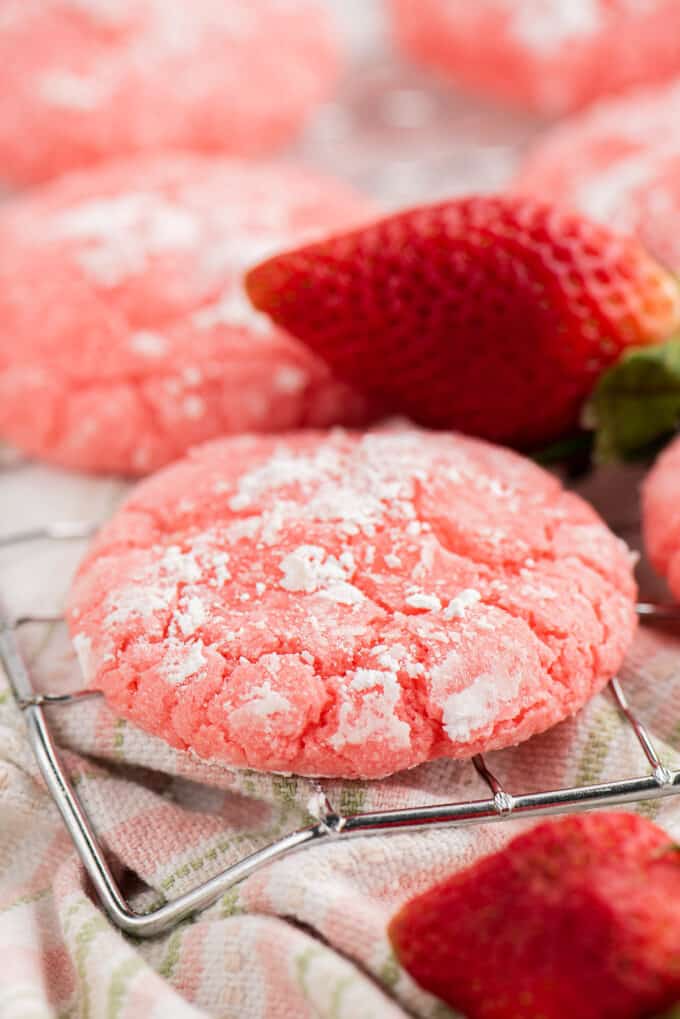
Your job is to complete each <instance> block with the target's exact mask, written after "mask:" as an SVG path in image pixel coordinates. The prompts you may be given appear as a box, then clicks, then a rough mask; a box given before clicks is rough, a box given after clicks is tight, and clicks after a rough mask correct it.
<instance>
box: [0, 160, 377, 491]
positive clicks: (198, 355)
mask: <svg viewBox="0 0 680 1019" xmlns="http://www.w3.org/2000/svg"><path fill="white" fill-rule="evenodd" d="M368 215H369V213H368V203H367V202H366V201H365V200H363V199H361V198H359V197H358V196H357V195H355V194H354V193H352V192H351V191H349V190H348V189H347V188H346V187H345V186H344V185H342V184H340V183H336V182H335V181H332V180H329V179H327V178H324V177H320V176H319V175H317V174H315V173H312V172H310V171H307V170H305V169H303V168H301V167H295V166H284V165H277V164H267V165H258V164H244V163H239V162H234V161H232V160H227V159H219V158H208V157H205V158H204V157H199V156H185V155H177V154H176V155H167V154H166V155H164V156H162V157H157V158H156V157H154V158H142V159H135V160H132V161H128V162H124V163H117V164H112V165H110V166H108V167H106V168H104V169H100V170H96V171H89V172H87V173H82V174H75V175H71V176H69V177H66V178H64V179H63V180H61V181H59V182H57V183H55V184H53V185H50V186H49V187H47V188H45V189H43V190H42V191H41V192H37V193H35V194H34V195H30V196H28V197H26V198H22V199H20V200H16V201H13V202H8V203H6V204H5V205H4V206H3V208H2V211H1V213H0V436H2V437H3V438H4V439H6V440H8V441H10V442H12V443H13V444H15V445H16V446H18V447H19V448H20V449H22V450H23V451H24V452H27V453H28V454H30V455H32V456H37V457H39V458H41V459H45V460H49V461H52V462H54V463H57V464H60V465H62V466H65V467H70V468H74V469H80V470H88V471H101V472H109V473H118V474H132V475H141V474H146V473H150V472H151V471H152V470H155V469H156V468H158V467H160V466H162V465H163V464H165V463H167V462H169V461H170V460H173V459H176V458H177V457H178V456H181V455H182V454H183V453H184V452H185V451H186V450H187V449H188V448H190V447H191V446H192V445H195V444H196V443H199V442H203V441H205V440H207V439H211V438H214V437H216V436H218V435H224V434H229V433H232V432H241V431H282V430H287V429H291V428H299V427H307V426H312V427H325V426H327V425H329V424H336V423H338V422H340V423H343V424H359V423H362V421H363V420H365V412H364V403H363V399H362V398H360V397H359V396H358V395H357V394H356V393H354V392H353V391H352V390H351V389H350V388H349V387H348V386H346V385H344V384H341V383H339V382H336V381H335V380H334V379H333V378H332V377H331V376H330V374H329V371H328V369H327V368H326V367H325V366H324V365H323V363H322V362H321V361H320V360H318V359H317V358H316V356H315V355H313V354H312V353H311V352H309V351H308V350H307V349H306V348H305V347H303V346H302V344H300V343H298V342H297V341H296V340H293V339H292V338H291V337H289V336H288V335H287V334H285V333H284V332H282V331H281V330H279V329H276V328H275V327H274V326H272V325H271V324H270V323H269V322H268V320H267V319H266V317H265V316H263V315H260V314H259V313H257V312H255V311H254V310H253V309H252V308H251V306H250V305H249V303H248V300H247V298H246V296H245V294H244V292H243V289H242V286H241V277H242V274H243V271H244V269H245V268H247V267H248V266H250V265H252V264H254V263H255V262H256V261H258V259H259V258H261V257H262V256H263V255H264V254H267V253H272V252H275V251H277V250H281V249H283V248H285V247H287V246H290V245H293V244H295V243H298V242H299V241H300V240H301V239H303V238H306V237H308V236H309V235H310V234H311V235H318V234H323V233H324V232H326V231H333V230H335V229H339V228H340V227H344V226H347V225H348V224H350V225H351V224H353V223H357V222H359V221H360V220H362V219H365V218H367V216H368Z"/></svg>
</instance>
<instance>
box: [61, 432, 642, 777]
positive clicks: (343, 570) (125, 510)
mask: <svg viewBox="0 0 680 1019" xmlns="http://www.w3.org/2000/svg"><path fill="white" fill-rule="evenodd" d="M634 594H635V585H634V582H633V579H632V570H631V561H630V555H629V553H628V551H627V549H626V547H625V546H624V545H623V544H622V543H621V542H620V541H619V540H618V539H617V538H615V537H614V535H612V534H611V533H610V532H609V531H608V530H607V528H606V527H605V526H604V524H603V523H602V522H601V521H600V519H599V518H598V517H597V516H596V514H595V513H594V511H593V510H592V509H591V508H590V507H589V506H588V505H587V504H586V503H584V502H583V501H582V500H581V499H579V498H578V497H577V496H575V495H573V494H571V493H568V492H565V491H564V490H563V489H562V487H561V486H560V484H559V482H558V481H557V480H556V479H555V478H554V477H552V476H551V475H549V474H547V473H545V472H544V471H543V470H541V469H540V468H538V467H536V466H535V465H534V464H532V463H531V462H530V461H528V460H525V459H524V458H522V457H520V456H518V455H516V454H514V453H511V452H509V451H507V450H504V449H501V448H498V447H494V446H491V445H489V444H486V443H484V442H480V441H477V440H474V439H469V438H464V437H462V436H456V435H453V436H452V435H442V434H436V433H428V432H424V431H419V430H415V429H413V430H411V429H408V430H403V431H385V432H369V433H364V434H359V433H346V432H342V431H335V432H331V433H330V434H321V433H313V432H312V433H305V434H302V433H299V434H292V435H289V436H286V437H282V438H276V437H263V436H245V437H235V438H231V439H225V440H220V441H217V442H213V443H209V444H207V445H205V446H203V447H201V448H199V449H197V450H194V451H193V452H192V453H191V454H190V456H189V457H187V458H186V459H185V460H183V461H181V462H180V463H178V464H174V465H172V466H171V467H168V468H166V469H165V470H163V471H161V472H160V473H159V474H157V475H156V476H155V477H153V478H150V479H148V480H147V481H145V482H144V483H142V484H141V485H139V486H138V487H137V488H136V489H135V490H134V491H133V492H132V494H131V495H130V497H129V498H128V500H127V502H126V503H125V504H124V506H123V507H122V508H121V509H120V510H119V512H118V513H117V514H116V516H115V517H114V518H113V519H112V520H111V522H110V523H109V524H108V525H107V526H106V527H105V528H104V529H103V530H102V532H101V533H100V535H99V536H98V538H97V539H96V541H95V543H94V545H93V547H92V549H91V551H90V552H89V554H88V557H87V559H86V560H85V562H84V563H83V565H82V567H81V569H80V571H79V574H78V577H77V579H76V582H75V586H74V588H73V591H72V596H71V599H70V610H69V620H70V627H71V632H72V634H73V637H74V643H75V646H76V649H77V651H78V653H79V657H80V660H81V663H82V666H83V671H84V673H85V678H86V681H87V683H88V685H89V686H91V687H93V688H97V689H101V690H102V691H103V692H104V693H105V694H106V696H107V698H108V699H109V701H110V702H111V704H112V705H113V706H114V708H115V709H116V710H118V711H119V712H121V714H123V715H125V716H126V717H128V718H130V719H132V720H133V721H135V722H136V723H137V724H139V725H140V726H141V727H142V728H144V729H147V730H149V731H150V732H152V733H154V734H156V735H159V736H161V737H162V738H164V739H166V740H167V741H168V742H170V743H172V744H173V745H174V746H178V747H182V748H191V749H193V750H194V751H196V752H197V753H198V754H200V755H202V756H205V757H212V758H220V759H222V760H225V761H227V762H230V763H231V764H234V765H238V766H247V767H252V768H258V769H261V770H270V771H284V772H296V773H298V774H304V775H327V776H342V777H347V778H375V777H379V776H384V775H387V774H390V773H393V772H395V771H398V770H400V769H403V768H408V767H412V766H414V765H416V764H419V763H421V762H423V761H426V760H429V759H433V758H437V757H447V756H448V757H468V756H470V755H471V754H474V753H476V752H478V751H482V750H488V749H493V748H498V747H503V746H507V745H510V744H515V743H518V742H521V741H522V740H525V739H527V738H528V737H529V736H531V735H532V734H534V733H536V732H540V731H542V730H545V729H546V728H548V727H549V726H551V725H553V724H555V723H556V722H558V721H560V720H561V719H563V718H565V717H567V716H568V715H570V714H572V713H573V712H575V711H576V710H577V709H578V708H579V707H580V706H581V705H582V704H583V703H584V702H585V701H586V700H587V699H588V698H589V697H590V696H591V695H592V694H594V693H595V692H596V691H597V690H599V689H600V688H601V687H602V686H603V685H604V683H605V682H606V681H607V680H608V679H609V678H610V677H611V676H612V675H613V674H614V672H615V671H616V670H617V668H618V667H619V665H620V663H621V660H622V658H623V655H624V653H625V650H626V648H627V647H628V645H629V643H630V640H631V638H632V635H633V632H634V629H635V613H634V604H633V599H634Z"/></svg>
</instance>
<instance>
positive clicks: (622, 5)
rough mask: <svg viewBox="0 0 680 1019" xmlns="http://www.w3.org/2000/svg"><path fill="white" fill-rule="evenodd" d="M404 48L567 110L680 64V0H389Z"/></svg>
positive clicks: (527, 100)
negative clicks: (679, 3) (415, 1)
mask: <svg viewBox="0 0 680 1019" xmlns="http://www.w3.org/2000/svg"><path fill="white" fill-rule="evenodd" d="M390 2H391V7H392V10H393V14H394V22H395V34H396V38H397V41H398V42H399V43H400V44H401V46H402V47H403V48H404V50H405V51H406V52H407V53H409V54H411V55H412V56H413V57H414V58H415V59H416V60H418V61H420V62H421V63H423V64H425V65H427V66H431V67H433V68H434V69H436V70H438V71H440V72H441V73H443V74H444V75H445V76H446V77H448V78H450V79H451V80H452V81H454V82H455V83H456V84H458V85H462V86H463V87H465V88H469V89H472V90H473V91H477V92H481V93H482V94H486V95H489V96H492V97H494V98H496V99H499V100H501V101H503V102H506V103H511V104H514V105H517V106H521V107H524V108H527V109H530V110H535V111H538V112H541V113H546V114H560V113H565V112H567V111H569V110H573V109H577V108H578V107H581V106H585V105H587V104H588V103H591V102H592V101H593V100H594V99H597V98H598V97H599V96H603V95H608V94H610V93H613V92H623V91H625V90H626V89H629V88H631V87H633V86H636V85H640V84H646V83H648V82H658V81H663V80H664V79H668V78H670V77H672V76H673V75H676V74H678V73H680V6H679V5H678V3H677V0H643V2H642V3H640V2H639V0H419V2H418V3H414V2H413V0H390Z"/></svg>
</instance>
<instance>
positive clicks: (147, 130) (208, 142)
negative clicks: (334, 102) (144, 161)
mask: <svg viewBox="0 0 680 1019" xmlns="http://www.w3.org/2000/svg"><path fill="white" fill-rule="evenodd" d="M339 64H340V55H339V52H338V46H337V39H336V36H335V34H334V32H333V30H332V25H331V21H330V16H329V12H328V11H327V9H325V5H324V4H323V3H318V2H316V0H295V2H291V0H248V3H247V4H246V3H235V2H233V0H192V2H191V3H185V2H184V0H3V4H2V8H1V9H0V95H2V97H3V99H2V104H1V106H0V176H1V177H2V178H3V179H4V181H5V182H6V183H10V184H12V185H13V186H21V185H26V184H35V183H36V182H37V181H42V180H45V179H46V178H49V177H53V176H55V175H57V174H60V173H63V172H64V171H66V170H70V169H73V168H77V167H82V166H87V165H89V164H92V163H97V162H101V161H102V160H104V159H111V158H115V157H119V156H124V155H127V154H131V153H135V152H147V151H153V150H158V149H164V148H169V147H181V148H186V149H191V150H198V151H206V152H214V151H222V152H226V153H229V154H235V155H253V154H259V153H262V152H267V151H270V150H272V149H274V148H277V147H278V146H280V145H281V144H283V143H284V142H286V141H288V139H290V138H291V137H292V136H293V135H295V134H296V133H297V131H298V130H299V129H300V127H301V126H302V124H303V123H304V122H305V120H306V118H307V116H308V114H309V113H310V111H311V110H312V109H313V108H314V107H315V106H316V105H317V104H318V103H319V102H320V101H321V100H323V99H325V98H326V97H327V95H328V93H329V91H330V89H331V88H332V86H333V84H334V83H335V80H336V77H337V74H338V69H339Z"/></svg>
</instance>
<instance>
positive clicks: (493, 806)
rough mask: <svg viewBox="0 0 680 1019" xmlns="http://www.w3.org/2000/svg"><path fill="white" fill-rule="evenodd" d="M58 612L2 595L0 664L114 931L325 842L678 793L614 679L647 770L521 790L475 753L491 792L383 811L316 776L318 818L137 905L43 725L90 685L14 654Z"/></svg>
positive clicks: (666, 616) (170, 922)
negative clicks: (345, 810) (201, 878)
mask: <svg viewBox="0 0 680 1019" xmlns="http://www.w3.org/2000/svg"><path fill="white" fill-rule="evenodd" d="M96 527H97V525H96V524H92V523H88V522H80V521H75V522H69V521H63V522H55V523H52V524H48V525H46V526H45V527H39V528H33V529H30V530H25V531H22V532H17V533H14V534H10V535H7V536H5V537H0V549H2V548H12V547H15V546H17V545H20V544H23V543H25V542H33V541H42V540H47V541H70V540H74V539H84V538H88V537H89V536H90V535H91V534H92V533H93V532H94V531H95V530H96ZM637 609H638V614H639V616H640V618H642V619H647V620H660V621H666V622H669V621H671V622H678V623H680V606H677V605H659V604H655V603H651V602H641V603H639V604H638V606H637ZM60 619H61V617H60V616H57V615H55V616H52V615H21V616H18V617H14V618H13V617H12V616H11V614H10V613H9V612H8V610H7V609H6V608H4V607H3V604H2V601H0V662H2V664H3V666H4V668H5V671H6V673H7V677H8V679H9V683H10V686H11V688H12V691H13V693H14V697H15V699H16V702H17V705H18V707H19V708H20V709H21V711H22V712H23V715H24V719H25V722H26V727H27V733H28V740H29V742H30V745H31V748H32V750H33V753H34V754H35V758H36V761H37V764H38V768H39V770H40V772H41V774H42V776H43V779H44V781H45V784H46V786H47V788H48V790H49V792H50V794H51V796H52V798H53V800H54V802H55V804H56V806H57V808H58V810H59V813H60V814H61V817H62V819H63V821H64V824H65V825H66V828H67V829H68V831H69V833H70V835H71V838H72V839H73V842H74V844H75V847H76V850H77V852H78V854H79V856H80V858H81V860H82V863H83V865H84V867H85V870H86V871H87V873H88V875H89V877H90V879H91V881H92V884H93V886H94V888H95V890H96V892H97V895H98V896H99V899H100V901H101V903H102V906H103V908H104V909H105V911H106V913H107V914H108V916H109V917H110V919H111V921H112V922H113V923H114V924H115V925H116V926H117V927H118V928H120V929H121V930H122V931H124V932H126V933H127V934H131V935H134V936H136V937H139V938H148V937H154V936H155V935H157V934H161V933H162V932H164V931H166V930H168V929H169V928H171V927H173V926H174V925H175V924H177V923H178V922H179V921H181V920H183V919H185V918H186V917H188V916H190V915H191V914H193V913H196V912H198V911H199V910H201V909H204V908H206V907H207V906H209V905H211V904H212V903H213V902H215V901H216V900H217V899H219V898H220V896H221V895H223V894H224V892H226V891H227V890H228V889H229V888H231V887H232V886H233V885H235V884H237V883H238V882H240V881H242V880H244V878H247V877H249V876H250V875H251V874H253V873H254V872H255V871H257V870H259V869H260V868H262V867H264V866H266V865H267V864H269V863H271V862H272V861H274V860H277V859H280V858H281V857H283V856H287V855H288V854H290V853H294V852H299V851H300V850H302V849H307V848H309V847H311V846H313V845H316V844H318V843H320V842H323V841H324V840H331V839H343V840H344V839H349V838H356V837H366V836H370V835H387V834H391V833H395V832H404V831H422V830H424V829H427V828H432V827H457V826H462V825H470V824H482V823H489V822H494V821H501V820H503V819H505V818H508V817H510V816H512V817H517V816H521V817H539V816H542V815H546V814H557V813H562V812H565V811H570V810H587V809H589V808H593V807H603V806H614V805H618V804H624V803H633V802H637V801H641V800H650V799H657V798H659V797H665V796H672V795H676V794H679V793H680V771H673V770H671V769H669V768H668V767H667V766H666V765H665V764H664V762H663V761H662V760H661V758H660V757H659V755H658V753H657V751H656V749H655V747H654V743H653V741H652V739H651V737H650V734H649V732H648V731H647V729H646V728H645V726H644V724H643V723H642V722H641V721H640V720H639V719H638V718H637V716H636V715H635V714H634V713H633V711H632V710H631V708H630V706H629V704H628V701H627V699H626V696H625V693H624V691H623V689H622V686H621V684H620V682H619V680H618V679H616V678H615V679H612V680H611V682H610V684H609V690H610V692H611V695H612V697H613V698H614V701H615V703H616V705H617V707H618V709H619V712H620V713H621V716H622V718H623V719H624V720H625V722H626V723H627V724H628V725H629V726H630V727H631V728H632V730H633V733H634V734H635V737H636V739H637V742H638V743H639V745H640V748H641V750H642V753H643V755H644V758H645V760H646V762H647V765H648V770H647V772H646V774H643V775H640V776H636V777H632V778H622V779H620V780H617V781H613V782H607V783H602V784H596V785H583V786H574V787H569V788H562V789H550V790H545V791H541V792H533V793H523V792H517V791H509V790H506V789H504V788H503V786H502V784H501V783H500V782H499V780H498V778H497V777H496V776H495V775H494V774H493V773H492V771H491V770H490V769H489V767H488V765H487V764H486V762H485V760H484V758H483V757H482V756H481V755H477V756H476V757H474V758H472V762H471V763H472V765H473V766H474V768H475V769H476V771H477V773H478V775H479V776H480V777H481V779H482V780H483V781H484V782H485V783H486V785H487V787H488V789H489V792H490V794H491V795H490V796H489V797H487V798H486V799H480V800H469V801H467V802H453V803H440V804H435V805H431V806H423V807H415V808H402V809H398V810H382V811H374V812H372V813H353V814H341V813H339V812H338V811H336V810H335V809H334V808H333V805H332V804H331V803H330V801H329V799H328V796H327V795H326V792H325V791H324V789H323V786H322V785H321V783H319V782H317V783H314V786H315V789H316V793H317V795H316V801H317V803H318V812H317V816H318V821H317V823H316V824H314V825H310V826H309V827H306V828H301V829H299V830H297V831H293V832H291V833H290V834H288V835H285V836H284V837H282V838H280V839H278V840H276V841H275V842H272V843H271V844H270V845H268V846H265V847H264V848H263V849H260V850H258V851H256V852H254V853H251V854H250V855H249V856H246V857H245V858H244V859H242V860H240V861H239V862H238V863H236V864H233V865H232V866H230V867H228V868H227V869H226V870H223V871H222V872H221V873H219V874H217V875H216V876H215V877H213V878H211V879H210V880H208V881H205V882H204V883H202V884H200V885H198V886H197V887H196V888H194V889H192V890H191V891H188V892H186V893H185V894H183V895H181V896H179V897H178V898H176V899H173V900H172V901H170V902H166V903H165V904H164V905H162V906H160V907H159V908H157V909H154V910H152V911H151V912H149V913H145V914H140V913H137V912H135V911H134V910H133V909H132V908H131V906H130V904H129V903H128V902H127V901H126V899H125V897H124V895H123V894H122V892H121V889H120V887H119V885H118V884H117V882H116V879H115V877H114V875H113V873H112V870H111V868H110V866H109V864H108V862H107V858H106V853H105V850H104V848H103V847H102V845H101V843H100V842H99V840H98V838H97V834H96V832H95V831H94V829H93V827H92V824H91V822H90V820H89V818H88V816H87V813H86V811H85V808H84V806H83V804H82V801H81V800H80V798H79V797H78V794H77V792H76V790H75V788H74V786H73V783H72V782H71V780H70V778H69V775H68V773H67V771H66V769H65V767H64V765H63V762H62V761H61V758H60V755H59V751H58V749H57V746H56V743H55V741H54V738H53V735H52V733H51V730H50V726H49V723H48V719H47V715H46V709H47V708H50V707H53V706H55V707H56V706H61V707H67V706H68V705H69V704H72V703H74V702H75V701H78V700H81V699H82V698H84V697H92V696H98V694H97V693H96V692H92V691H79V692H76V693H69V694H49V693H38V692H37V691H36V689H35V686H34V683H33V680H32V677H31V671H30V668H29V666H28V664H27V661H26V658H25V656H24V654H23V653H22V650H21V647H20V643H19V640H18V630H19V629H20V628H21V627H22V626H24V625H25V624H27V623H52V622H56V621H59V620H60Z"/></svg>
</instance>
